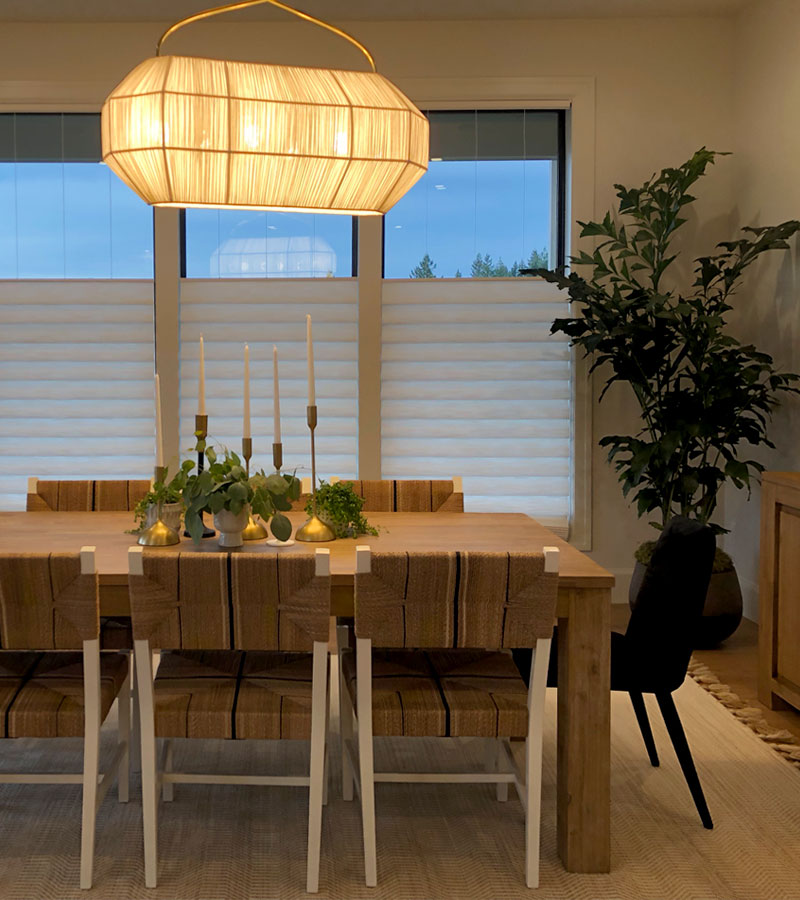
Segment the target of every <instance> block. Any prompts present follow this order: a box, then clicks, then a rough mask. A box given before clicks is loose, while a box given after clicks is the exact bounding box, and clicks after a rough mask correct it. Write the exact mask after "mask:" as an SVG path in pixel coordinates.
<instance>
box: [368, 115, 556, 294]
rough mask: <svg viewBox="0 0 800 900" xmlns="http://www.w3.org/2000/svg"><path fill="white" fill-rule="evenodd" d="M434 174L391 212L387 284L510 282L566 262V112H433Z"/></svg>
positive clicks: (387, 231) (386, 237)
mask: <svg viewBox="0 0 800 900" xmlns="http://www.w3.org/2000/svg"><path fill="white" fill-rule="evenodd" d="M428 119H429V121H430V133H431V149H430V156H431V160H430V166H429V168H428V172H427V173H426V174H425V175H424V176H423V177H422V178H421V179H420V180H419V181H418V182H417V183H416V185H414V187H413V188H412V189H411V190H410V191H409V192H408V193H407V194H406V195H405V196H404V197H403V198H401V200H400V201H399V202H398V203H397V204H396V205H395V206H394V207H393V208H392V209H391V210H390V211H389V212H388V213H387V214H386V217H385V222H384V274H385V277H386V278H438V277H445V278H462V277H463V278H467V277H482V278H492V277H495V278H497V277H509V276H515V275H517V274H518V273H519V269H521V268H527V267H535V266H548V267H549V268H553V267H554V266H555V265H559V264H561V263H562V262H563V260H564V217H563V209H564V202H563V194H564V168H565V164H564V160H565V153H564V112H563V111H562V110H477V111H476V110H473V111H458V112H438V111H437V112H429V113H428Z"/></svg>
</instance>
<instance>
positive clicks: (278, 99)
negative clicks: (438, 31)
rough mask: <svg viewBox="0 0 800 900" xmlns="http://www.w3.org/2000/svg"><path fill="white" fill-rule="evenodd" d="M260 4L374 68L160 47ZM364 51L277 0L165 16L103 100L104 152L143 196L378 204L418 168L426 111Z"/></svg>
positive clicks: (316, 208)
mask: <svg viewBox="0 0 800 900" xmlns="http://www.w3.org/2000/svg"><path fill="white" fill-rule="evenodd" d="M258 3H271V4H272V5H274V6H279V7H280V8H281V9H285V10H287V11H289V12H292V13H294V14H295V15H298V16H300V17H301V18H304V19H307V20H309V21H311V22H314V23H315V24H318V25H322V26H323V27H325V28H328V29H329V30H331V31H334V32H335V33H337V34H339V35H340V36H342V37H344V38H346V39H347V40H349V41H350V42H351V43H354V44H355V45H356V46H357V47H359V49H360V50H362V52H363V53H364V54H365V55H366V57H367V59H368V60H369V62H370V64H371V66H372V69H373V71H371V72H358V71H350V70H337V69H316V68H305V67H300V66H278V65H267V64H262V63H247V62H230V61H226V60H217V59H204V58H200V57H187V56H161V55H159V54H160V49H161V44H162V43H163V42H164V40H165V39H166V38H167V37H168V36H169V35H170V34H172V33H173V32H174V31H176V30H177V29H178V28H180V27H181V26H182V25H186V24H188V23H189V22H192V21H197V20H198V19H201V18H206V17H207V16H210V15H214V14H216V13H218V12H224V11H227V10H231V9H241V8H243V7H246V6H253V5H256V4H258ZM374 68H375V66H374V62H373V61H372V57H371V56H370V54H369V52H368V51H367V50H366V49H365V48H364V47H363V46H362V45H361V44H359V43H358V41H356V40H355V38H353V37H351V36H350V35H348V34H346V33H344V32H342V31H341V30H340V29H338V28H335V27H333V26H331V25H328V24H327V23H324V22H321V21H319V20H318V19H314V18H313V17H312V16H309V15H307V14H306V13H301V12H299V11H298V10H293V9H291V7H287V6H285V5H284V4H283V3H279V2H277V0H245V2H241V3H236V4H232V5H230V6H226V7H220V8H218V9H213V10H205V11H203V12H201V13H197V14H196V15H194V16H191V17H189V18H187V19H184V20H182V21H181V22H178V23H176V24H175V25H173V26H171V27H170V28H169V29H168V30H167V31H166V32H165V33H164V35H162V37H161V40H160V41H159V44H158V51H157V55H156V56H155V57H153V58H151V59H147V60H145V61H144V62H142V63H140V64H139V65H138V66H137V67H136V68H135V69H133V71H131V72H130V73H129V74H128V75H127V76H126V77H125V78H124V79H123V80H122V81H121V82H120V83H119V84H118V85H117V87H116V88H114V90H113V91H112V92H111V93H110V94H109V96H108V97H107V98H106V101H105V103H104V104H103V110H102V116H101V124H102V144H103V160H104V162H106V163H107V164H108V166H109V167H110V168H111V169H112V170H113V171H114V172H115V173H116V174H117V175H118V176H119V177H120V178H121V179H122V180H123V181H124V182H125V183H126V184H128V185H129V186H130V187H131V188H132V189H133V190H134V191H135V192H136V193H137V194H138V195H139V196H140V197H142V199H143V200H145V201H146V202H147V203H150V204H152V205H153V206H180V207H197V206H201V207H221V208H226V207H238V208H246V209H276V210H287V211H288V210H292V211H299V212H328V213H347V214H351V215H379V214H381V213H385V212H386V211H387V210H389V209H390V208H391V207H392V206H393V205H394V204H395V203H396V202H397V201H398V200H399V199H400V198H401V197H402V196H403V194H405V193H406V191H408V190H409V189H410V188H411V187H412V186H413V185H414V184H415V183H416V182H417V181H418V180H419V178H420V177H421V176H422V175H423V174H424V173H425V171H426V170H427V167H428V121H427V119H426V118H425V117H424V116H423V115H422V113H421V112H420V111H419V110H418V109H417V108H416V107H415V106H414V104H413V103H412V102H411V101H410V100H409V99H408V98H407V97H406V96H405V95H404V94H403V93H402V91H400V90H399V89H398V88H397V87H395V86H394V85H393V84H392V83H391V82H390V81H388V80H387V79H386V78H384V77H383V76H382V75H379V74H378V73H377V72H375V71H374Z"/></svg>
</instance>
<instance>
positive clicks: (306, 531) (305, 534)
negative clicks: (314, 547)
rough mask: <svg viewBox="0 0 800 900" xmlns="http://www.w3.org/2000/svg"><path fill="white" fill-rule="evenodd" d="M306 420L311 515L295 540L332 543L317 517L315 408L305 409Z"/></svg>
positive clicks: (331, 534)
mask: <svg viewBox="0 0 800 900" xmlns="http://www.w3.org/2000/svg"><path fill="white" fill-rule="evenodd" d="M306 420H307V421H308V428H309V431H310V432H311V508H312V510H313V513H312V515H311V518H310V519H309V520H308V521H307V522H306V524H305V525H303V527H302V528H298V529H297V534H296V535H295V538H297V540H298V541H309V542H311V543H314V542H317V541H332V540H334V539H335V537H336V535H335V534H334V533H333V530H332V529H331V527H330V526H329V525H326V524H325V523H324V522H323V521H322V519H320V518H319V516H318V515H317V458H316V452H315V447H314V429H315V428H316V427H317V407H316V405H314V406H307V407H306Z"/></svg>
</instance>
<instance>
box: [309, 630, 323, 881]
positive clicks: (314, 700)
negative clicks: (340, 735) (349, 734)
mask: <svg viewBox="0 0 800 900" xmlns="http://www.w3.org/2000/svg"><path fill="white" fill-rule="evenodd" d="M327 676H328V645H327V644H325V643H323V642H322V641H315V642H314V668H313V675H312V688H311V765H310V771H309V776H310V778H309V781H310V784H309V790H308V860H307V865H306V891H307V892H308V893H309V894H315V893H316V892H317V891H318V890H319V854H320V843H321V840H322V795H323V791H324V788H323V781H324V777H325V726H326V718H327V705H328V691H327Z"/></svg>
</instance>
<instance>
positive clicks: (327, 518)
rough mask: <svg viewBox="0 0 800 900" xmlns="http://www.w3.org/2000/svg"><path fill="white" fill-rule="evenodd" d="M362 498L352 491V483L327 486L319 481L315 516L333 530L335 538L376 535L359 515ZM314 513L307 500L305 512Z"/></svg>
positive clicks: (374, 530)
mask: <svg viewBox="0 0 800 900" xmlns="http://www.w3.org/2000/svg"><path fill="white" fill-rule="evenodd" d="M363 506H364V498H363V497H359V496H358V494H357V493H356V492H355V491H354V490H353V482H352V481H337V482H335V483H334V484H329V483H328V482H327V481H323V480H322V479H320V482H319V487H318V488H317V515H318V516H319V517H320V519H322V520H323V521H324V522H327V524H328V525H330V527H331V528H332V529H333V531H334V534H335V535H336V537H337V538H347V537H358V535H360V534H377V533H378V529H377V528H373V526H372V525H370V524H369V522H368V521H367V520H366V518H365V517H364V516H363V515H362V513H361V508H362V507H363ZM313 511H314V506H313V500H312V498H311V497H309V498H308V502H307V503H306V512H307V513H308V514H309V515H311V514H312V513H313Z"/></svg>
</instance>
